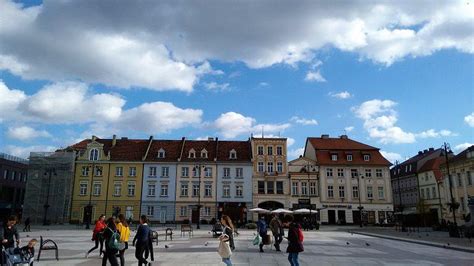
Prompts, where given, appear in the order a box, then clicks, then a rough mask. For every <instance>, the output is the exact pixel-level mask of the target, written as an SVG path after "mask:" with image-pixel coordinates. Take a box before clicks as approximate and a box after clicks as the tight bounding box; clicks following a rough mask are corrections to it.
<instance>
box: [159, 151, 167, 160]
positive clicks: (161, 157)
mask: <svg viewBox="0 0 474 266" xmlns="http://www.w3.org/2000/svg"><path fill="white" fill-rule="evenodd" d="M158 158H160V159H163V158H166V152H165V150H163V149H160V150H159V151H158Z"/></svg>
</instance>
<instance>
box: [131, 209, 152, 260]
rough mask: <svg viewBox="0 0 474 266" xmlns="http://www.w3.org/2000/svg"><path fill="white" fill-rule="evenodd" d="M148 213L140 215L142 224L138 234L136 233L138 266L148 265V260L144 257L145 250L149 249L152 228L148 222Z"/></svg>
mask: <svg viewBox="0 0 474 266" xmlns="http://www.w3.org/2000/svg"><path fill="white" fill-rule="evenodd" d="M147 221H148V219H147V217H146V215H142V216H140V225H139V226H138V229H137V234H136V235H135V239H134V241H133V242H134V244H135V240H136V244H135V258H137V260H138V266H142V265H143V264H144V265H147V264H148V262H147V260H146V259H145V258H144V257H143V254H144V253H145V250H147V249H148V242H149V240H150V233H151V231H150V228H149V227H148V224H147Z"/></svg>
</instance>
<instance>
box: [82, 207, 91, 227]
mask: <svg viewBox="0 0 474 266" xmlns="http://www.w3.org/2000/svg"><path fill="white" fill-rule="evenodd" d="M82 217H83V221H82V222H83V223H84V224H87V223H89V224H90V223H92V206H90V205H87V206H85V207H84V213H83V216H82Z"/></svg>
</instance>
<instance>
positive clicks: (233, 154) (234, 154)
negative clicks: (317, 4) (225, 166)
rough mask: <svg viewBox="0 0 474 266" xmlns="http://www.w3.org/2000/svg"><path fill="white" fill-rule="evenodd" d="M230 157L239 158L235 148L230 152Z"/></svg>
mask: <svg viewBox="0 0 474 266" xmlns="http://www.w3.org/2000/svg"><path fill="white" fill-rule="evenodd" d="M229 158H230V159H237V152H236V151H235V150H231V151H230V153H229Z"/></svg>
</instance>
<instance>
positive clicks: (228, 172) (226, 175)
mask: <svg viewBox="0 0 474 266" xmlns="http://www.w3.org/2000/svg"><path fill="white" fill-rule="evenodd" d="M223 171H224V175H223V177H224V178H230V168H229V167H224V170H223Z"/></svg>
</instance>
